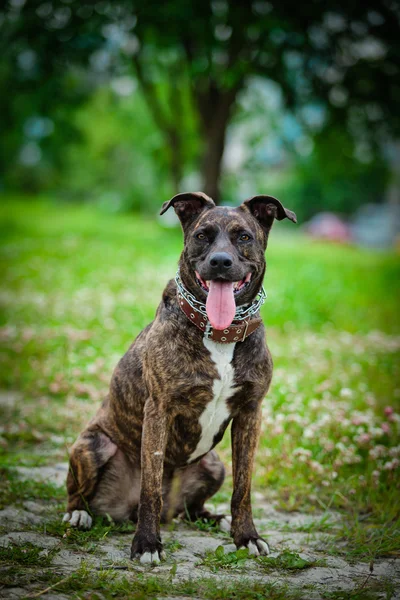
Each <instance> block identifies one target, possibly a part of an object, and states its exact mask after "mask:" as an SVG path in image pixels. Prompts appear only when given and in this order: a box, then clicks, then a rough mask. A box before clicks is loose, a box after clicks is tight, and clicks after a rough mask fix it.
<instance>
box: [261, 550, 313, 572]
mask: <svg viewBox="0 0 400 600" xmlns="http://www.w3.org/2000/svg"><path fill="white" fill-rule="evenodd" d="M257 562H258V563H259V564H261V565H262V567H263V569H265V570H267V571H269V570H276V569H283V570H286V571H298V570H302V569H310V568H311V567H315V566H316V565H317V564H318V565H319V566H321V565H322V564H323V563H322V562H321V561H310V560H306V559H305V558H301V556H300V555H299V554H298V553H297V552H290V551H289V550H285V551H284V552H281V553H280V554H278V556H259V557H258V558H257Z"/></svg>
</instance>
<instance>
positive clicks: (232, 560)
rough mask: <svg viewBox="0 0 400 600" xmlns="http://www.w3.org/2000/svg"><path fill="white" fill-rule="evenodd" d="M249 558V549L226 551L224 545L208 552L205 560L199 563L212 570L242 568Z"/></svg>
mask: <svg viewBox="0 0 400 600" xmlns="http://www.w3.org/2000/svg"><path fill="white" fill-rule="evenodd" d="M248 558H249V549H248V548H241V549H240V550H236V551H235V552H226V553H225V549H224V547H223V546H218V548H217V549H216V550H215V551H214V552H212V551H209V552H206V555H205V556H204V558H203V560H202V561H201V562H200V563H199V564H201V565H205V566H206V567H209V568H210V569H211V570H212V571H218V570H219V569H234V570H235V569H241V568H242V567H243V566H244V565H245V563H246V561H247V559H248Z"/></svg>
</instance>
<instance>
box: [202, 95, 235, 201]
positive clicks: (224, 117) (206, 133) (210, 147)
mask: <svg viewBox="0 0 400 600" xmlns="http://www.w3.org/2000/svg"><path fill="white" fill-rule="evenodd" d="M238 90H239V87H235V88H232V89H229V90H223V91H221V90H219V89H217V88H215V87H213V86H212V85H210V87H209V89H208V90H207V92H206V93H198V94H197V95H196V100H197V107H198V111H199V115H200V123H201V134H202V138H203V145H204V150H203V158H202V165H201V175H202V190H203V191H204V192H205V193H206V194H207V195H208V196H210V197H211V198H213V200H214V201H215V202H216V203H217V204H218V202H219V201H220V200H221V193H220V179H221V171H222V157H223V154H224V148H225V138H226V131H227V127H228V123H229V120H230V116H231V112H232V108H233V105H234V103H235V100H236V96H237V92H238Z"/></svg>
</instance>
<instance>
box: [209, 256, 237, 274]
mask: <svg viewBox="0 0 400 600" xmlns="http://www.w3.org/2000/svg"><path fill="white" fill-rule="evenodd" d="M232 265H233V260H232V257H231V256H230V255H229V254H228V253H227V252H215V254H212V255H211V256H210V267H212V268H213V269H214V270H215V271H218V272H221V273H223V272H224V271H227V270H228V269H230V268H231V266H232Z"/></svg>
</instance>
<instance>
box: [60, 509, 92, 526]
mask: <svg viewBox="0 0 400 600" xmlns="http://www.w3.org/2000/svg"><path fill="white" fill-rule="evenodd" d="M62 521H63V523H69V524H70V525H71V527H77V528H78V529H90V528H91V526H92V517H91V516H90V515H89V513H88V512H86V510H74V511H72V514H71V513H69V512H68V513H65V515H64V516H63V520H62Z"/></svg>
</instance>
